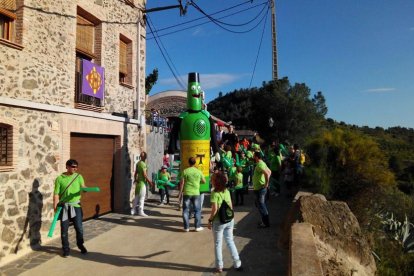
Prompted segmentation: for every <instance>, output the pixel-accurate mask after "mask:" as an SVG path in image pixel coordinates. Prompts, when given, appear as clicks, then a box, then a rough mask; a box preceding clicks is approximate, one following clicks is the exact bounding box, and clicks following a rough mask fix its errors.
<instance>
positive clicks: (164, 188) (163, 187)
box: [158, 165, 171, 205]
mask: <svg viewBox="0 0 414 276" xmlns="http://www.w3.org/2000/svg"><path fill="white" fill-rule="evenodd" d="M167 169H168V167H167V166H166V165H163V166H162V167H161V170H160V173H159V180H161V181H163V184H159V185H158V189H159V191H160V196H161V203H160V205H163V204H164V203H166V204H170V193H169V190H168V182H170V181H171V175H170V173H169V172H167ZM165 198H167V201H165Z"/></svg>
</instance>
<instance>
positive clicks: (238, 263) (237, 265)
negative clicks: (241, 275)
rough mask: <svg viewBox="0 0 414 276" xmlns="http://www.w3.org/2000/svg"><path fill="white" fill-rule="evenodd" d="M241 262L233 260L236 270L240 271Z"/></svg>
mask: <svg viewBox="0 0 414 276" xmlns="http://www.w3.org/2000/svg"><path fill="white" fill-rule="evenodd" d="M241 265H242V263H241V261H240V260H237V261H235V262H234V268H235V269H236V270H237V271H240V270H242V269H243V268H242V266H241Z"/></svg>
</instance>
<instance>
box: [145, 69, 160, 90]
mask: <svg viewBox="0 0 414 276" xmlns="http://www.w3.org/2000/svg"><path fill="white" fill-rule="evenodd" d="M157 81H158V69H157V68H155V69H154V70H152V73H151V74H149V75H148V76H147V77H146V78H145V93H146V94H147V95H148V94H149V92H150V91H151V89H152V87H153V86H154V85H155V84H156V83H157Z"/></svg>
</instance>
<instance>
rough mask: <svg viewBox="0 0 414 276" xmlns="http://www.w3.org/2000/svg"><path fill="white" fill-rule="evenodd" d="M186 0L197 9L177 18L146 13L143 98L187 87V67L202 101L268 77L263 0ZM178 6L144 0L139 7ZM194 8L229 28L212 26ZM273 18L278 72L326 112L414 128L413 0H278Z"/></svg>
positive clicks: (173, 1)
mask: <svg viewBox="0 0 414 276" xmlns="http://www.w3.org/2000/svg"><path fill="white" fill-rule="evenodd" d="M193 1H194V3H195V4H196V6H197V7H198V8H199V9H197V7H195V6H193V5H189V6H188V7H187V12H186V14H185V15H184V16H180V12H179V9H169V10H163V11H157V12H150V13H148V17H149V19H148V22H149V24H148V25H147V60H146V74H149V73H151V72H152V70H153V69H154V68H158V70H159V78H158V82H157V84H156V85H155V86H154V87H153V89H152V91H151V93H150V95H153V94H156V93H159V92H162V91H166V90H177V89H178V90H186V87H187V75H188V73H189V72H198V73H199V74H200V84H201V88H202V89H203V90H204V91H205V95H206V102H209V101H211V100H213V99H215V98H217V97H218V95H219V92H222V93H223V94H226V93H229V92H232V91H234V90H235V89H240V88H249V87H261V86H262V83H263V82H264V81H270V80H271V79H272V40H271V14H270V10H268V8H267V7H268V6H267V3H266V2H267V0H252V1H246V0H193ZM182 3H183V4H185V3H186V0H182ZM177 4H178V1H177V0H148V2H147V9H150V8H155V7H164V6H170V5H177ZM200 10H202V11H204V12H205V13H206V14H209V15H211V17H213V18H214V19H218V20H220V21H222V22H224V23H226V24H231V25H220V24H219V25H220V26H218V25H217V24H215V23H213V22H212V21H211V20H210V19H208V18H207V17H206V16H205V15H204V14H202V13H201V11H200ZM243 10H244V11H243ZM232 14H233V15H232ZM266 14H268V15H267V16H266ZM219 18H221V19H219ZM255 18H256V19H255ZM261 19H262V21H260V20H261ZM249 21H251V23H249V24H245V23H248V22H249ZM207 22H208V23H207ZM216 22H217V21H216ZM178 24H180V25H178ZM276 24H277V51H278V75H279V78H283V77H288V78H289V81H290V83H291V84H292V85H293V84H294V83H305V84H306V85H307V86H308V87H309V88H310V89H311V93H312V95H313V94H316V93H317V92H318V91H321V92H322V93H323V95H324V96H325V98H326V104H327V106H328V114H327V115H326V118H332V119H334V120H336V121H338V122H341V121H343V122H345V123H347V124H355V125H359V126H369V127H377V126H379V127H383V128H388V127H393V126H401V127H407V128H414V1H413V0H276ZM176 25H178V26H176ZM195 25H198V26H195ZM235 25H237V26H235ZM240 25H241V26H240ZM256 25H257V27H256V28H254V27H255V26H256ZM149 26H150V27H149ZM171 26H176V27H174V28H169V27H171ZM184 28H187V29H186V30H184V31H181V30H183V29H184ZM163 29H164V30H163ZM226 29H227V30H226ZM250 29H252V30H251V31H249V32H247V31H248V30H250ZM229 30H230V31H229ZM151 31H152V32H151ZM235 31H236V32H244V33H234V32H235ZM153 34H156V37H157V39H154V35H153ZM157 42H158V43H157ZM160 48H161V49H162V51H161V50H160ZM165 60H167V61H168V63H167V62H166V61H165ZM168 64H169V65H168ZM170 68H172V69H170ZM172 72H174V73H172ZM174 74H175V75H176V76H177V77H178V78H179V79H181V82H182V84H183V86H184V89H183V88H181V86H180V85H179V84H178V83H177V81H176V79H175V77H174Z"/></svg>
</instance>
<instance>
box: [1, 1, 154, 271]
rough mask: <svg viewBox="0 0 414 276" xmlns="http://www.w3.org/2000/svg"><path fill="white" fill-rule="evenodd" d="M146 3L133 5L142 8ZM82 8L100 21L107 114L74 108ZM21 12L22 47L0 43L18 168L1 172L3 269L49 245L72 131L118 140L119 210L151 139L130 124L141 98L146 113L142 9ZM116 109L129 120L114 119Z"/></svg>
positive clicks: (116, 6) (49, 7)
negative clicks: (122, 55)
mask: <svg viewBox="0 0 414 276" xmlns="http://www.w3.org/2000/svg"><path fill="white" fill-rule="evenodd" d="M19 2H21V1H19ZM144 2H145V1H144V0H135V1H134V3H135V5H136V6H140V7H142V6H143V4H144ZM77 7H80V8H81V9H83V10H85V11H86V12H88V13H90V14H92V15H93V16H94V17H96V18H98V19H99V20H100V21H101V22H102V23H101V26H100V29H101V30H102V37H101V46H100V47H99V48H100V50H99V51H100V52H99V55H98V56H99V62H97V63H99V64H100V65H101V66H103V67H104V68H105V100H104V106H103V111H102V114H96V113H95V112H92V111H82V110H78V109H75V102H74V101H75V97H74V96H75V93H74V91H75V61H76V59H75V47H76V15H77ZM20 11H21V12H19V13H21V14H23V15H24V17H23V20H22V23H23V25H22V28H21V33H19V34H18V36H19V40H16V42H17V43H19V44H21V45H20V46H21V47H10V45H5V44H4V43H0V56H1V58H0V123H3V124H6V125H9V126H11V127H12V129H13V139H12V142H13V165H12V166H9V167H7V168H4V167H3V168H2V167H0V219H1V222H0V265H2V264H4V263H7V262H9V261H12V260H13V259H15V258H18V257H20V256H22V255H23V254H25V253H27V252H29V251H30V250H31V248H36V247H38V246H39V245H40V244H45V243H46V242H47V241H48V238H47V237H46V235H47V231H48V230H49V226H50V223H51V220H52V218H53V206H52V197H53V185H54V180H55V178H56V176H57V175H58V174H59V173H61V172H62V171H64V169H65V162H66V160H67V159H68V158H69V157H70V135H71V133H73V132H76V133H85V134H97V135H110V136H113V137H115V141H116V144H117V145H116V146H115V148H116V153H115V162H116V165H115V167H116V169H115V172H114V173H115V176H114V177H115V181H116V183H115V186H116V187H118V188H117V189H116V190H115V192H114V208H115V211H118V212H123V211H126V210H129V192H130V189H131V184H132V173H133V161H132V160H133V158H134V154H135V153H139V152H141V151H142V150H145V138H146V133H145V131H142V130H141V128H140V126H139V125H138V123H139V122H138V121H137V120H131V119H130V118H132V116H133V114H134V108H135V104H134V102H136V101H138V100H139V102H140V103H139V107H140V108H141V109H142V110H144V109H145V51H146V50H145V46H146V45H145V26H144V25H143V24H142V13H141V12H140V9H139V8H138V7H131V6H130V5H127V4H125V3H124V2H123V1H118V0H101V1H96V0H82V1H81V0H78V1H64V0H56V1H52V0H25V1H24V7H23V8H21V9H20ZM138 22H140V23H138ZM120 34H122V35H123V36H125V37H127V38H128V39H130V40H131V41H132V44H133V48H132V50H133V51H132V52H133V58H132V63H133V64H132V74H133V77H132V83H131V85H129V86H125V85H120V84H119V79H118V76H119V39H120ZM138 42H139V47H137V43H138ZM137 75H138V76H139V78H138V79H137V77H136V76H137ZM8 100H13V102H12V103H11V104H10V103H9V102H8ZM113 112H116V113H122V114H125V113H126V114H127V116H128V118H120V117H115V116H111V115H110V114H112V113H113ZM55 231H56V232H58V231H59V230H58V229H56V230H55ZM55 236H56V237H59V235H55Z"/></svg>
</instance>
